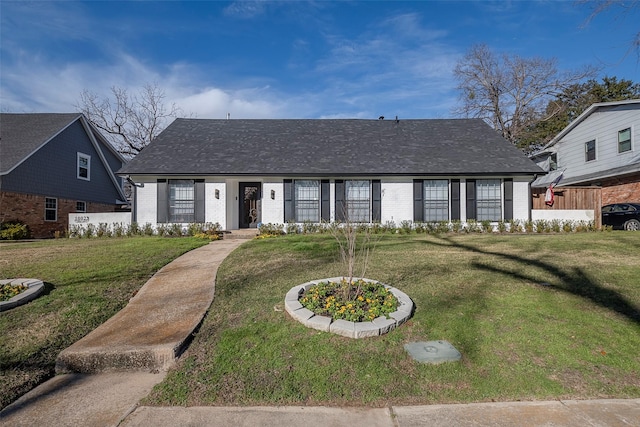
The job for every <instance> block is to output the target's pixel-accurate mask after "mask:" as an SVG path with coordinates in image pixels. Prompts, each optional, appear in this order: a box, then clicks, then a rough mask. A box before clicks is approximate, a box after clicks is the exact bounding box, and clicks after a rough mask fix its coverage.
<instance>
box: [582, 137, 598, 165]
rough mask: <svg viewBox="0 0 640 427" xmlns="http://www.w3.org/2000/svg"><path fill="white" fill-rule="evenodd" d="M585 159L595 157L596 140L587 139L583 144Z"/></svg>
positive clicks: (593, 158) (589, 159)
mask: <svg viewBox="0 0 640 427" xmlns="http://www.w3.org/2000/svg"><path fill="white" fill-rule="evenodd" d="M584 149H585V161H587V162H590V161H591V160H595V159H596V141H595V140H593V141H589V142H587V143H586V144H585V145H584Z"/></svg>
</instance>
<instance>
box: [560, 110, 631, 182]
mask: <svg viewBox="0 0 640 427" xmlns="http://www.w3.org/2000/svg"><path fill="white" fill-rule="evenodd" d="M629 127H630V128H631V151H627V152H625V153H618V131H620V130H623V129H626V128H629ZM591 140H595V141H596V159H595V160H592V161H589V162H587V161H586V160H585V143H586V142H587V141H591ZM639 153H640V104H631V105H622V106H617V107H607V108H600V109H598V110H597V111H595V112H594V113H593V114H591V115H590V116H589V117H587V118H586V119H585V120H584V121H583V122H582V123H580V124H578V125H577V126H576V127H575V128H574V129H573V130H571V132H569V133H568V134H567V135H565V136H564V137H563V138H562V139H561V140H560V141H559V142H558V143H557V154H558V169H566V171H565V173H564V180H565V181H566V180H569V179H571V178H574V177H580V176H584V175H592V174H594V173H597V172H606V171H609V170H611V169H615V168H619V167H623V166H626V165H628V164H630V163H632V162H633V160H634V159H636V160H635V161H637V157H638V154H639Z"/></svg>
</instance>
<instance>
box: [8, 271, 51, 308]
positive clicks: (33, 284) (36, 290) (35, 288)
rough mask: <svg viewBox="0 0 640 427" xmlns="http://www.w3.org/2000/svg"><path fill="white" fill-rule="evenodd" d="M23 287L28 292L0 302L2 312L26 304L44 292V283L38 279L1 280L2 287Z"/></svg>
mask: <svg viewBox="0 0 640 427" xmlns="http://www.w3.org/2000/svg"><path fill="white" fill-rule="evenodd" d="M6 284H9V285H12V286H18V285H23V286H26V287H27V290H25V291H24V292H20V293H19V294H18V295H16V296H14V297H13V298H11V299H9V300H7V301H0V311H6V310H10V309H12V308H14V307H17V306H19V305H22V304H26V303H28V302H29V301H31V300H34V299H36V298H38V296H40V294H41V293H42V291H44V283H42V280H38V279H8V280H0V285H6Z"/></svg>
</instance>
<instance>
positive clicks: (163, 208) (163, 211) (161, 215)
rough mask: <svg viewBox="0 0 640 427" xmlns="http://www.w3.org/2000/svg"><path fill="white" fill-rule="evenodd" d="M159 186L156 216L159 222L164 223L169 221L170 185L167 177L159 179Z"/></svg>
mask: <svg viewBox="0 0 640 427" xmlns="http://www.w3.org/2000/svg"><path fill="white" fill-rule="evenodd" d="M157 187H158V196H157V201H158V202H157V207H156V214H157V215H156V216H157V222H159V223H163V222H168V221H169V200H168V192H169V190H168V187H167V180H166V179H159V180H158V183H157Z"/></svg>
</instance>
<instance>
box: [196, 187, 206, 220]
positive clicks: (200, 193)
mask: <svg viewBox="0 0 640 427" xmlns="http://www.w3.org/2000/svg"><path fill="white" fill-rule="evenodd" d="M194 187H195V188H194V194H195V198H196V199H195V206H194V208H195V212H194V222H199V223H204V197H205V195H204V179H196V180H195V181H194Z"/></svg>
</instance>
